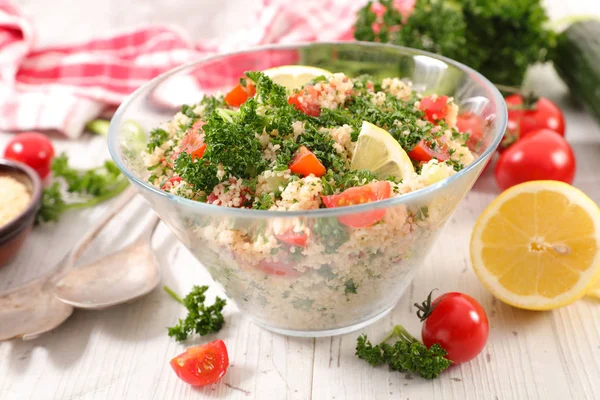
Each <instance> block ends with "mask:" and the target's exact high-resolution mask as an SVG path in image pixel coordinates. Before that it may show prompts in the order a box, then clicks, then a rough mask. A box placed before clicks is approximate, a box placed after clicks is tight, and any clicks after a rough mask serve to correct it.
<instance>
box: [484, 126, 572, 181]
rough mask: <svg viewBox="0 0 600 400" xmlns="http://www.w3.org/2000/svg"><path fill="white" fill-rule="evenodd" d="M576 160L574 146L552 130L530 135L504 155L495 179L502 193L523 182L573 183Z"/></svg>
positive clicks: (498, 164) (501, 156)
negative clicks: (550, 181) (572, 147)
mask: <svg viewBox="0 0 600 400" xmlns="http://www.w3.org/2000/svg"><path fill="white" fill-rule="evenodd" d="M575 169H576V167H575V156H574V154H573V150H572V149H571V146H569V144H568V143H567V141H566V140H565V139H564V138H563V137H562V136H560V135H559V134H558V133H556V132H553V131H551V130H549V129H541V130H539V131H535V132H531V133H529V134H528V135H527V136H526V137H525V138H523V139H520V140H519V141H517V142H516V143H515V144H513V145H512V146H511V147H509V148H508V149H507V150H506V151H505V152H504V153H502V154H501V155H500V158H499V159H498V163H497V164H496V169H495V170H494V175H495V177H496V183H497V184H498V186H499V187H500V189H502V190H506V189H508V188H509V187H511V186H514V185H517V184H519V183H522V182H527V181H536V180H555V181H563V182H566V183H569V184H571V183H573V179H574V177H575Z"/></svg>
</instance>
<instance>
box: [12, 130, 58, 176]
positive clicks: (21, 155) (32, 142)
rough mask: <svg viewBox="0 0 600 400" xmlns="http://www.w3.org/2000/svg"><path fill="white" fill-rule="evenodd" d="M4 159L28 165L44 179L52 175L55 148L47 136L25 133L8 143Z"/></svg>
mask: <svg viewBox="0 0 600 400" xmlns="http://www.w3.org/2000/svg"><path fill="white" fill-rule="evenodd" d="M4 157H5V158H8V159H10V160H15V161H20V162H22V163H24V164H27V165H28V166H30V167H31V168H32V169H33V170H35V172H37V173H38V175H39V176H40V178H41V179H44V178H45V177H47V176H48V174H50V166H51V165H52V158H53V157H54V147H53V146H52V142H51V141H50V139H48V137H46V135H42V134H41V133H37V132H23V133H20V134H18V135H16V136H14V137H13V138H12V139H11V140H10V141H9V142H8V144H7V145H6V148H5V149H4Z"/></svg>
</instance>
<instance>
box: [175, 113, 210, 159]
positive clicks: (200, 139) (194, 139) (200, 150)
mask: <svg viewBox="0 0 600 400" xmlns="http://www.w3.org/2000/svg"><path fill="white" fill-rule="evenodd" d="M204 124H205V122H204V121H202V120H198V121H196V122H194V124H193V125H192V127H191V129H190V130H189V132H188V133H186V135H185V136H184V138H183V139H182V140H181V145H180V147H181V151H184V152H186V153H188V154H189V155H191V156H192V159H196V158H202V156H203V155H204V151H206V144H205V143H204V132H201V129H202V126H203V125H204Z"/></svg>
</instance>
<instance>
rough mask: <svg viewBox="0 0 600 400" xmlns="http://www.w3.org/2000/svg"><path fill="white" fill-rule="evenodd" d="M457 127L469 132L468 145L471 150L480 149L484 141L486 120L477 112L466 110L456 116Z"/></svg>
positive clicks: (463, 131) (459, 129)
mask: <svg viewBox="0 0 600 400" xmlns="http://www.w3.org/2000/svg"><path fill="white" fill-rule="evenodd" d="M456 128H457V129H458V131H459V132H461V133H468V134H469V139H468V140H467V143H466V144H467V147H468V148H469V150H471V151H476V150H478V149H479V148H480V147H481V145H482V143H483V131H484V128H485V121H484V120H483V118H481V117H480V116H479V115H477V114H473V113H472V112H466V113H464V114H460V115H459V116H458V117H457V118H456Z"/></svg>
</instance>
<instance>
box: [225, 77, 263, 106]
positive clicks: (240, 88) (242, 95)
mask: <svg viewBox="0 0 600 400" xmlns="http://www.w3.org/2000/svg"><path fill="white" fill-rule="evenodd" d="M245 82H246V85H245V86H244V85H242V83H239V84H237V85H236V86H235V87H234V88H233V89H231V92H229V93H227V94H226V95H225V103H227V105H230V106H232V107H239V106H241V105H242V104H244V103H245V102H246V100H248V99H249V98H250V97H252V96H254V95H255V94H256V86H255V85H254V83H252V82H250V81H248V80H246V81H245Z"/></svg>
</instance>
